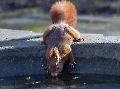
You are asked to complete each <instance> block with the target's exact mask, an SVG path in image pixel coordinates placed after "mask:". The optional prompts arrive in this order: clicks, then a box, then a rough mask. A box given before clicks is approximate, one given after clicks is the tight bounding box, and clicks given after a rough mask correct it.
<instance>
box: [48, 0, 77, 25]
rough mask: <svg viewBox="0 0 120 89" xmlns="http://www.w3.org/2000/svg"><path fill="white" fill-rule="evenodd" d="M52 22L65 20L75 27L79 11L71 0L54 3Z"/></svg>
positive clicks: (51, 13) (51, 12)
mask: <svg viewBox="0 0 120 89" xmlns="http://www.w3.org/2000/svg"><path fill="white" fill-rule="evenodd" d="M50 16H51V20H52V23H59V22H60V21H65V22H66V23H67V24H69V25H70V26H72V27H75V25H76V22H77V11H76V8H75V6H74V5H73V4H72V3H71V2H69V1H61V2H60V1H59V2H56V3H55V4H53V5H52V7H51V10H50Z"/></svg>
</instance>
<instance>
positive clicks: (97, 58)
mask: <svg viewBox="0 0 120 89" xmlns="http://www.w3.org/2000/svg"><path fill="white" fill-rule="evenodd" d="M82 35H83V36H84V37H85V38H86V41H84V42H77V43H74V44H73V45H72V48H73V53H74V57H75V61H76V62H77V64H76V66H75V68H73V69H72V68H70V67H69V66H68V65H67V64H66V65H65V67H67V68H64V69H65V70H64V71H65V72H70V73H87V74H108V75H120V69H119V68H120V57H119V55H120V37H117V36H116V37H115V36H108V37H105V36H103V35H102V34H82ZM41 40H42V34H41V33H33V32H31V31H19V30H7V29H0V71H1V72H0V77H6V76H17V75H30V74H45V73H47V72H46V70H44V67H45V65H46V64H45V63H46V60H45V51H46V46H45V45H42V44H41V43H40V42H41Z"/></svg>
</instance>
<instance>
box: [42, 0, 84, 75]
mask: <svg viewBox="0 0 120 89" xmlns="http://www.w3.org/2000/svg"><path fill="white" fill-rule="evenodd" d="M50 17H51V21H52V24H51V25H50V26H49V27H48V29H47V30H46V31H45V32H44V34H43V42H42V43H44V44H45V45H47V51H46V60H47V67H46V68H47V69H48V71H49V72H50V74H51V75H52V76H57V75H58V74H59V72H61V71H62V69H63V66H64V63H65V62H66V61H67V60H69V61H70V65H71V66H74V64H76V63H75V61H74V57H73V53H72V49H71V44H72V43H73V42H74V41H78V42H79V41H82V40H84V38H83V37H82V36H81V34H80V33H79V32H78V31H77V30H76V29H75V28H74V27H75V25H76V22H77V11H76V8H75V6H74V5H73V4H72V3H71V2H70V1H64V0H62V1H57V2H56V3H55V4H53V5H52V7H51V9H50Z"/></svg>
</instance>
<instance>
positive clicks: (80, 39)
mask: <svg viewBox="0 0 120 89" xmlns="http://www.w3.org/2000/svg"><path fill="white" fill-rule="evenodd" d="M80 41H85V38H83V37H82V38H79V39H78V40H77V42H80Z"/></svg>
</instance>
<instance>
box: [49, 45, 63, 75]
mask: <svg viewBox="0 0 120 89" xmlns="http://www.w3.org/2000/svg"><path fill="white" fill-rule="evenodd" d="M52 51H53V52H52V56H51V59H50V63H49V64H48V71H49V73H50V74H51V75H52V76H57V75H58V74H59V72H61V71H62V69H63V63H62V61H61V57H60V54H59V51H58V48H56V47H54V48H53V50H52Z"/></svg>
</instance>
